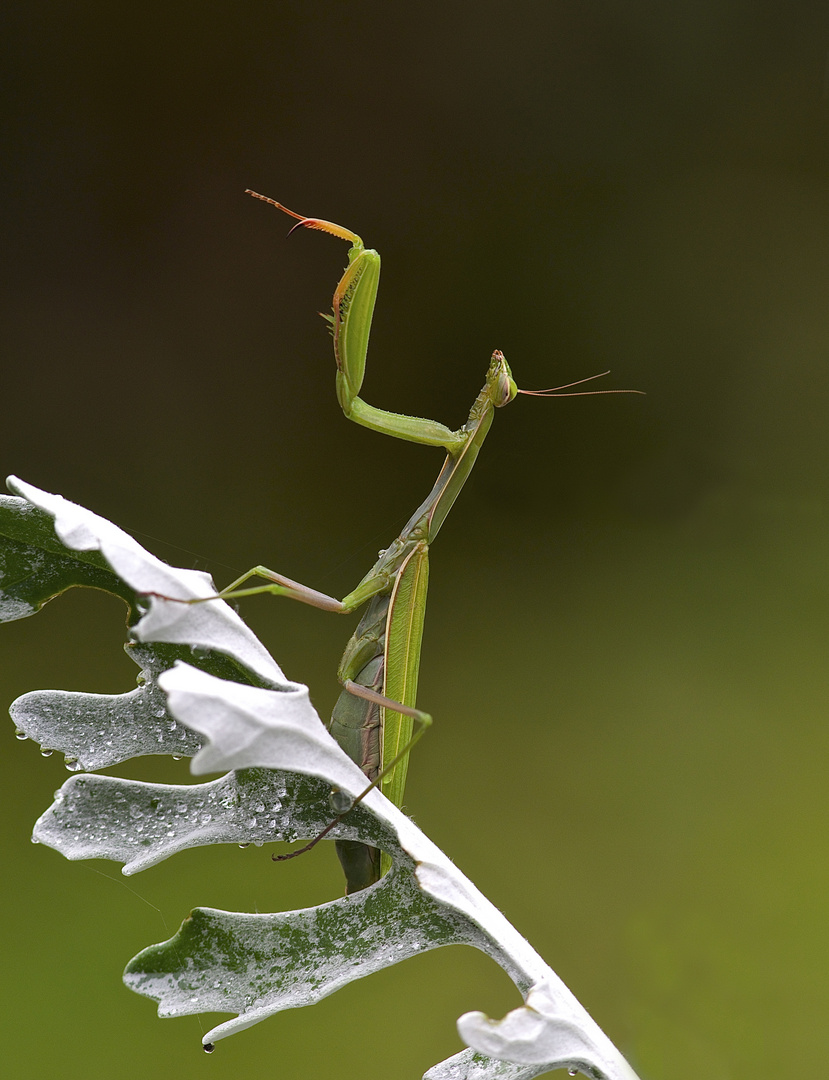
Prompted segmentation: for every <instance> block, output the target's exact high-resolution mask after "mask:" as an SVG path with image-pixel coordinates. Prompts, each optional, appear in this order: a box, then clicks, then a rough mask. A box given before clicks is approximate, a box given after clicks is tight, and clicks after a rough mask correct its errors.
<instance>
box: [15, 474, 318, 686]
mask: <svg viewBox="0 0 829 1080" xmlns="http://www.w3.org/2000/svg"><path fill="white" fill-rule="evenodd" d="M6 485H7V487H8V489H9V491H12V492H14V494H15V495H19V496H20V497H21V498H23V499H26V500H27V501H28V502H30V503H32V504H33V505H34V506H37V507H39V508H40V509H41V510H43V511H45V512H46V513H47V514H49V515H51V516H52V517H53V518H54V519H55V533H56V535H57V537H58V539H59V540H60V541H61V542H62V543H63V544H65V546H66V547H67V548H70V549H71V550H72V551H100V553H101V555H103V557H104V558H105V559H106V561H107V562H108V563H109V565H110V566H111V567H112V569H113V571H114V572H115V573H116V574H117V575H118V577H120V578H121V579H122V580H123V581H125V582H126V583H127V584H128V585H129V586H130V588H132V589H134V590H135V591H136V592H137V593H144V594H147V593H160V594H161V597H164V596H169V597H172V600H164V599H161V597H159V596H148V597H147V601H148V604H149V609H148V611H147V612H146V614H144V615H143V616H142V618H141V619H140V620H139V622H137V623H136V625H135V626H134V627H133V630H132V632H133V634H134V635H135V637H136V638H137V639H138V640H139V641H147V642H149V641H158V642H164V643H166V644H170V645H190V646H193V647H195V648H202V649H215V650H217V651H219V652H223V653H226V654H228V655H229V656H232V657H233V658H234V659H236V660H238V661H239V662H240V663H242V664H244V665H245V667H247V668H249V669H250V670H251V671H254V672H256V674H257V675H259V676H261V677H262V678H263V679H266V680H267V681H268V682H270V683H273V684H275V685H276V686H285V687H287V688H289V689H291V688H293V687H295V686H298V684H296V683H290V682H289V680H288V679H286V677H285V675H284V674H283V673H282V670H281V669H280V667H279V665H278V664H277V663H276V661H275V660H274V659H273V657H272V656H271V655H270V653H269V652H268V651H267V649H266V648H265V647H264V645H262V643H261V642H260V641H259V640H258V638H257V637H256V636H255V635H254V634H253V633H252V631H251V630H250V629H249V628H248V627H247V626H246V625H245V624H244V622H242V620H241V619H240V618H239V616H238V615H237V614H236V612H235V611H234V610H233V609H232V608H231V607H229V606H228V605H227V604H226V603H225V602H224V601H223V600H211V601H210V602H209V603H202V604H185V603H180V602H178V601H182V600H195V599H203V598H204V597H208V596H215V595H216V589H215V586H214V585H213V579H212V578H211V577H210V575H209V574H205V573H203V572H202V571H201V570H187V569H184V568H183V567H178V566H170V565H168V564H167V563H165V562H162V560H161V559H158V558H156V556H155V555H151V554H150V552H149V551H146V550H145V549H144V548H143V547H142V546H141V545H140V544H139V543H138V541H137V540H135V539H133V537H132V536H130V535H129V533H126V532H124V530H123V529H119V528H118V526H117V525H113V524H112V522H111V521H107V519H106V518H102V517H99V515H98V514H94V513H93V512H92V511H91V510H87V509H86V508H85V507H83V506H78V504H77V503H73V502H70V501H69V500H68V499H65V498H64V497H63V496H62V495H52V494H50V493H49V492H48V491H42V490H41V489H40V488H36V487H34V486H33V485H32V484H27V483H26V482H25V481H23V480H20V479H19V478H18V477H16V476H10V477H8V479H7V480H6Z"/></svg>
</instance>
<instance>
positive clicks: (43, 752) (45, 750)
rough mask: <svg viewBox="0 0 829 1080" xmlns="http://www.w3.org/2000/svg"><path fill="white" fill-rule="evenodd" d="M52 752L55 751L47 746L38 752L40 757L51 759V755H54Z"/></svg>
mask: <svg viewBox="0 0 829 1080" xmlns="http://www.w3.org/2000/svg"><path fill="white" fill-rule="evenodd" d="M54 752H55V751H54V750H50V749H49V747H48V746H44V747H43V749H42V750H41V751H40V756H41V757H51V756H52V754H54Z"/></svg>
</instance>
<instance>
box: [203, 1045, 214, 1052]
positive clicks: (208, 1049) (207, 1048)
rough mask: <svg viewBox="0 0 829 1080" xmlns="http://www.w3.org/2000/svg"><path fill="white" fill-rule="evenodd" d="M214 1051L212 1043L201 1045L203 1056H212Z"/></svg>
mask: <svg viewBox="0 0 829 1080" xmlns="http://www.w3.org/2000/svg"><path fill="white" fill-rule="evenodd" d="M215 1049H216V1047H215V1046H214V1045H213V1043H202V1050H204V1052H205V1054H212V1053H213V1051H214V1050H215Z"/></svg>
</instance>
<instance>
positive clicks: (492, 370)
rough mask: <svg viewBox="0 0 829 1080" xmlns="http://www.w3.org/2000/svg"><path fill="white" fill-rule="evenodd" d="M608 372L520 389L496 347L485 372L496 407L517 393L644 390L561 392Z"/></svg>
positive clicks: (544, 394)
mask: <svg viewBox="0 0 829 1080" xmlns="http://www.w3.org/2000/svg"><path fill="white" fill-rule="evenodd" d="M609 374H610V372H609V371H600V372H599V374H598V375H588V376H587V378H586V379H576V380H575V382H569V383H564V385H563V386H551V387H550V388H549V389H548V390H521V389H519V387H518V386H516V384H515V380H514V379H513V377H512V372H511V371H510V367H509V364H508V363H507V360H506V357H505V356H504V354H503V353H502V352H501V350H500V349H496V350H495V352H494V353H493V354H492V361H491V363H490V366H489V372H488V373H487V385H488V386H489V387H490V400H491V401H492V404H493V405H494V406H495V408H496V409H500V408H501V406H502V405H509V403H510V402H511V401H514V400H515V399H516V397H517V396H518V395H519V394H526V395H527V396H528V397H588V396H590V395H592V394H643V393H644V390H576V391H574V392H573V393H571V394H563V393H561V391H562V390H569V388H570V387H571V386H581V385H582V383H586V382H591V381H592V380H593V379H602V378H604V376H605V375H609Z"/></svg>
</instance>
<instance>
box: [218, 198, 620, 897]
mask: <svg viewBox="0 0 829 1080" xmlns="http://www.w3.org/2000/svg"><path fill="white" fill-rule="evenodd" d="M246 194H248V195H252V196H253V197H254V198H256V199H261V200H262V201H263V202H266V203H269V204H270V205H271V206H274V207H276V208H277V209H278V210H281V211H282V212H283V213H285V214H288V215H290V216H291V217H292V218H294V219H295V220H296V224H295V225H294V226H293V228H292V229H291V232H293V231H294V229H297V228H300V227H302V228H307V229H316V230H319V231H321V232H325V233H330V234H331V235H333V236H335V237H339V238H340V239H343V240H347V241H348V242H349V243H350V245H351V246H350V248H349V252H348V265H347V266H346V268H345V272H344V273H343V275H342V277H341V278H340V281H339V283H338V285H337V288H336V290H335V292H334V298H333V304H332V309H333V313H332V314H331V315H325V316H323V317H324V318H325V319H327V320H328V322H329V323H330V327H331V334H332V337H333V340H334V357H335V359H336V364H337V399H338V401H339V404H340V406H341V408H342V410H343V413H344V414H345V416H346V417H348V419H350V420H353V421H354V422H355V423H358V424H361V425H363V426H364V427H368V428H371V429H372V430H373V431H378V432H380V433H382V434H384V435H391V436H393V437H395V438H398V439H405V440H407V441H409V442H415V443H420V444H422V445H424V446H436V447H441V448H442V449H444V450H445V451H446V459H445V461H444V463H443V467H442V469H441V470H440V473H439V474H438V477H437V479H436V480H435V483H434V485H433V487H432V490H431V491H430V492H429V494H428V495H427V496H426V498H425V499H424V500H423V502H422V503H421V504H420V506H419V507H418V508H417V509H416V510H415V512H414V513H413V514H412V516H411V517H410V518H409V521H408V522H407V523H406V525H405V527H404V528H403V531H402V532H401V533H400V535H399V536H398V537H397V539H396V540H394V541H393V543H392V544H391V546H390V547H388V548H386V549H385V550H384V551H381V552H380V554H379V557H378V559H377V561H376V562H375V564H374V566H372V568H371V569H370V570H369V572H368V573H367V574H366V575H365V577H364V578H363V579H362V581H360V583H359V584H358V585H357V586H356V588H354V589H353V590H352V591H351V592H350V593H348V594H347V595H346V596H344V597H343V598H342V599H341V600H338V599H336V598H335V597H332V596H327V595H326V594H325V593H321V592H318V591H316V590H315V589H310V588H308V587H307V586H305V585H301V584H299V583H298V582H296V581H292V580H291V579H290V578H287V577H285V576H283V575H282V574H278V573H275V572H274V571H272V570H269V569H268V568H267V567H265V566H256V567H254V568H253V569H252V570H249V571H248V572H247V573H246V574H243V575H242V576H241V577H240V578H238V579H237V580H236V581H234V582H233V583H232V584H231V585H229V586H227V588H225V589H223V590H222V591H221V592H220V593H219V594H218V595H219V596H221V597H223V598H228V597H242V596H250V595H253V594H256V593H272V594H275V595H279V596H288V597H291V598H292V599H294V600H299V601H301V602H302V603H305V604H310V605H311V606H313V607H316V608H320V609H322V610H324V611H332V612H337V613H341V614H349V613H351V612H353V611H356V610H357V609H358V608H360V607H362V606H363V605H364V604H367V605H368V606H367V607H366V610H365V613H364V614H363V616H362V618H361V619H360V622H359V624H358V626H357V629H356V630H355V631H354V633H353V634H352V636H351V638H350V639H349V641H348V644H347V645H346V648H345V652H344V653H343V656H342V659H341V661H340V665H339V669H338V678H339V681H340V683H341V685H342V687H343V689H342V692H341V693H340V696H339V699H338V701H337V703H336V705H335V706H334V710H333V713H332V717H331V722H330V725H329V730H330V731H331V734H332V735H333V736H334V738H335V739H336V740H337V742H338V743H339V744H340V746H341V747H342V748H343V749H344V750H345V751H346V753H347V754H348V755H349V756H350V757H351V758H352V760H353V761H355V762H356V763H357V764H358V765H359V767H360V768H361V769H362V771H363V772H364V773H365V775H366V777H367V779H368V780H369V781H370V786H369V787H368V788H367V789H366V791H365V792H363V795H361V796H360V797H359V798H358V799H357V800H356V802H359V799H360V798H363V797H364V795H365V794H366V793H367V792H368V791H369V790H371V788H373V787H375V786H379V787H380V789H381V791H382V792H383V794H384V795H386V797H387V798H389V799H390V800H391V801H392V802H393V803H394V804H395V805H396V806H401V805H402V802H403V791H404V787H405V783H406V773H407V769H408V760H409V752H410V750H411V749H412V747H413V746H414V744H415V743H416V742H417V740H418V739H419V738H420V736H421V735H422V734H423V733H424V731H425V730H426V728H427V727H428V726H429V724H430V723H431V716H430V715H429V714H428V713H426V712H423V711H422V710H420V709H418V708H417V707H416V697H417V682H418V673H419V667H420V649H421V641H422V637H423V622H424V615H425V610H426V591H427V587H428V578H429V548H430V546H431V544H432V541H433V540H434V539H435V537H436V536H437V534H438V532H439V530H440V528H441V526H442V525H443V522H444V520H445V519H446V515H447V514H448V513H449V511H450V509H451V508H452V505H453V504H454V502H455V499H456V498H457V497H458V495H459V493H460V490H461V488H462V487H463V485H464V484H465V483H466V480H467V478H468V477H469V474H470V473H471V471H472V468H473V466H474V464H475V461H476V459H477V457H478V452H479V451H480V449H481V446H482V445H483V442H484V439H485V438H486V436H487V433H488V431H489V429H490V426H491V424H492V420H493V416H494V412H495V410H496V409H499V408H501V407H503V406H504V405H508V404H509V403H510V402H512V401H514V400H515V398H516V397H517V396H518V395H519V394H527V395H530V396H540V397H569V396H574V395H573V394H563V393H561V391H563V390H566V389H568V388H569V387H572V386H576V385H579V384H581V383H584V382H588V381H590V379H580V380H578V382H575V383H568V384H567V385H566V386H563V387H553V388H551V389H549V390H520V389H519V388H518V386H517V385H516V383H515V380H514V379H513V377H512V373H511V371H510V368H509V365H508V364H507V361H506V359H505V358H504V354H503V353H502V352H500V351H498V350H496V351H495V352H494V353H493V354H492V358H491V360H490V364H489V368H488V370H487V373H486V379H485V381H484V385H483V387H482V389H481V391H480V393H479V394H478V396H477V397H476V398H475V401H474V402H473V404H472V408H471V409H470V410H469V416H468V418H467V420H466V423H465V424H464V425H463V426H462V427H460V428H457V429H456V430H455V431H452V430H450V429H449V428H448V427H445V426H444V425H443V424H441V423H438V422H437V421H434V420H426V419H422V418H419V417H414V416H405V415H402V414H399V413H393V412H387V411H385V410H382V409H378V408H375V407H374V406H372V405H369V404H368V403H367V402H365V401H363V399H362V398H361V397H360V391H361V388H362V384H363V377H364V374H365V367H366V356H367V353H368V340H369V333H370V330H371V320H372V315H373V313H374V306H375V302H376V299H377V287H378V282H379V277H380V256H379V254H378V253H377V252H376V251H374V250H373V249H371V248H367V247H365V245H364V243H363V241H362V240H361V238H360V237H359V236H357V234H356V233H354V232H351V231H350V230H349V229H345V228H343V227H342V226H340V225H335V224H334V223H333V222H330V221H324V220H322V219H321V218H311V217H304V216H303V215H302V214H296V213H294V211H292V210H288V209H287V207H285V206H283V205H282V204H281V203H278V202H277V201H276V200H274V199H270V198H268V197H266V196H264V195H260V194H259V193H258V192H255V191H250V190H248V191H247V192H246ZM602 374H607V372H603V373H602ZM599 377H600V376H596V375H594V376H591V377H590V378H591V379H594V378H599ZM630 392H634V393H638V392H639V391H626V390H604V391H577V392H575V396H578V395H579V394H583V393H630ZM253 578H258V579H260V580H261V579H264V580H265V581H266V582H267V584H263V585H256V586H248V587H245V586H246V583H247V582H249V581H250V580H251V579H253ZM415 722H417V723H418V724H419V728H418V731H417V732H416V733H414V724H415ZM356 802H355V803H353V804H351V803H349V804H347V805H345V806H338V805H337V802H336V793H335V797H334V798H333V800H332V805H333V806H334V808H335V811H339V817H338V819H337V820H339V819H340V818H341V817H342V816H344V814H345V813H347V812H348V810H350V809H351V808H352V806H353V805H356ZM332 824H333V823H332ZM329 828H330V827H329ZM327 831H328V830H325V832H327ZM322 835H324V834H321V835H320V836H318V837H316V838H315V839H314V840H313V841H312V842H311V844H309V845H306V847H310V846H313V844H315V843H316V842H317V840H319V839H321V836H322ZM336 846H337V854H338V856H339V859H340V862H341V864H342V867H343V871H344V873H345V878H346V892H347V893H353V892H356V891H358V890H360V889H364V888H367V887H368V886H369V885H372V884H373V883H374V882H376V881H378V880H379V878H380V877H381V875H382V874H383V873H385V871H386V870H387V869H388V865H390V864H389V863H388V860H387V857H386V856H385V855H382V856H381V853H380V852H379V851H378V850H377V849H375V848H372V847H369V846H367V845H365V844H361V843H358V842H356V841H346V840H338V841H337V842H336ZM302 850H306V849H302ZM299 853H300V852H294V853H292V854H299ZM284 857H286V856H280V858H284Z"/></svg>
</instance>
